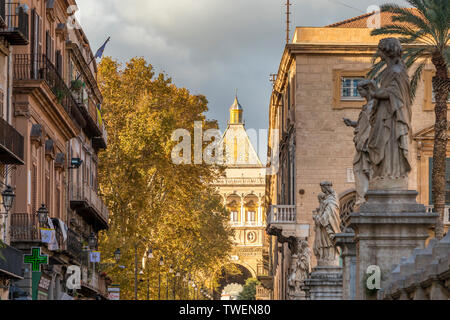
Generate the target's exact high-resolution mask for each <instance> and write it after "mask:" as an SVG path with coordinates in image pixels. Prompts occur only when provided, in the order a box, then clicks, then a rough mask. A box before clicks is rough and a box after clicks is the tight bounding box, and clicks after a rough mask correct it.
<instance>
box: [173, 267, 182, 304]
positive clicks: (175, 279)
mask: <svg viewBox="0 0 450 320" xmlns="http://www.w3.org/2000/svg"><path fill="white" fill-rule="evenodd" d="M180 276H181V274H180V272H179V271H177V273H176V274H175V277H174V278H173V300H177V298H176V292H175V291H176V290H175V286H176V284H177V279H179V278H180Z"/></svg>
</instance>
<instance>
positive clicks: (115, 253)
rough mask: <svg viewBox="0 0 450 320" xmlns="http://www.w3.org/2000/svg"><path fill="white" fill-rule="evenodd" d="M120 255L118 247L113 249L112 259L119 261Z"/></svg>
mask: <svg viewBox="0 0 450 320" xmlns="http://www.w3.org/2000/svg"><path fill="white" fill-rule="evenodd" d="M121 256H122V253H121V252H120V249H119V248H117V250H116V251H114V259H115V260H116V263H119V260H120V257H121Z"/></svg>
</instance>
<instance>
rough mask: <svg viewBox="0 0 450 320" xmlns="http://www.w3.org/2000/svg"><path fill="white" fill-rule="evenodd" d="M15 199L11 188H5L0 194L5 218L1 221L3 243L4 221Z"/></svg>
mask: <svg viewBox="0 0 450 320" xmlns="http://www.w3.org/2000/svg"><path fill="white" fill-rule="evenodd" d="M15 197H16V194H15V193H14V190H13V188H11V187H10V186H6V189H5V190H3V192H2V200H3V207H4V208H5V218H4V220H3V242H6V221H7V220H8V214H9V211H10V210H11V208H12V206H13V203H14V198H15Z"/></svg>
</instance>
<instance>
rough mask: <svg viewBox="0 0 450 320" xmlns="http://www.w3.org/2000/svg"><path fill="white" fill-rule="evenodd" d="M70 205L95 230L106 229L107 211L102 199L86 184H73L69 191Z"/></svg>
mask: <svg viewBox="0 0 450 320" xmlns="http://www.w3.org/2000/svg"><path fill="white" fill-rule="evenodd" d="M70 207H71V208H72V210H76V211H77V212H78V213H79V214H80V215H81V216H83V217H84V218H85V219H86V220H87V221H88V222H90V223H91V224H93V225H94V227H95V228H96V229H97V230H103V229H108V221H109V211H108V208H107V207H106V206H105V204H104V203H103V200H102V199H101V198H100V197H99V196H98V195H97V192H96V191H95V190H93V189H92V188H91V187H90V186H88V185H87V184H83V186H82V187H80V186H76V185H73V186H72V188H71V192H70Z"/></svg>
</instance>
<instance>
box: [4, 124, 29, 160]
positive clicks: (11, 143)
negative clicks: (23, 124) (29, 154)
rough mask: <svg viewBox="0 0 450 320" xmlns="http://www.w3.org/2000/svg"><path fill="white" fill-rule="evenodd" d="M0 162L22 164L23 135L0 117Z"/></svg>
mask: <svg viewBox="0 0 450 320" xmlns="http://www.w3.org/2000/svg"><path fill="white" fill-rule="evenodd" d="M0 162H1V163H3V164H18V165H22V164H24V139H23V136H22V135H21V134H20V133H19V132H17V130H16V129H14V128H13V127H12V126H11V125H10V124H9V123H8V122H6V121H5V120H4V119H2V118H0Z"/></svg>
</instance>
